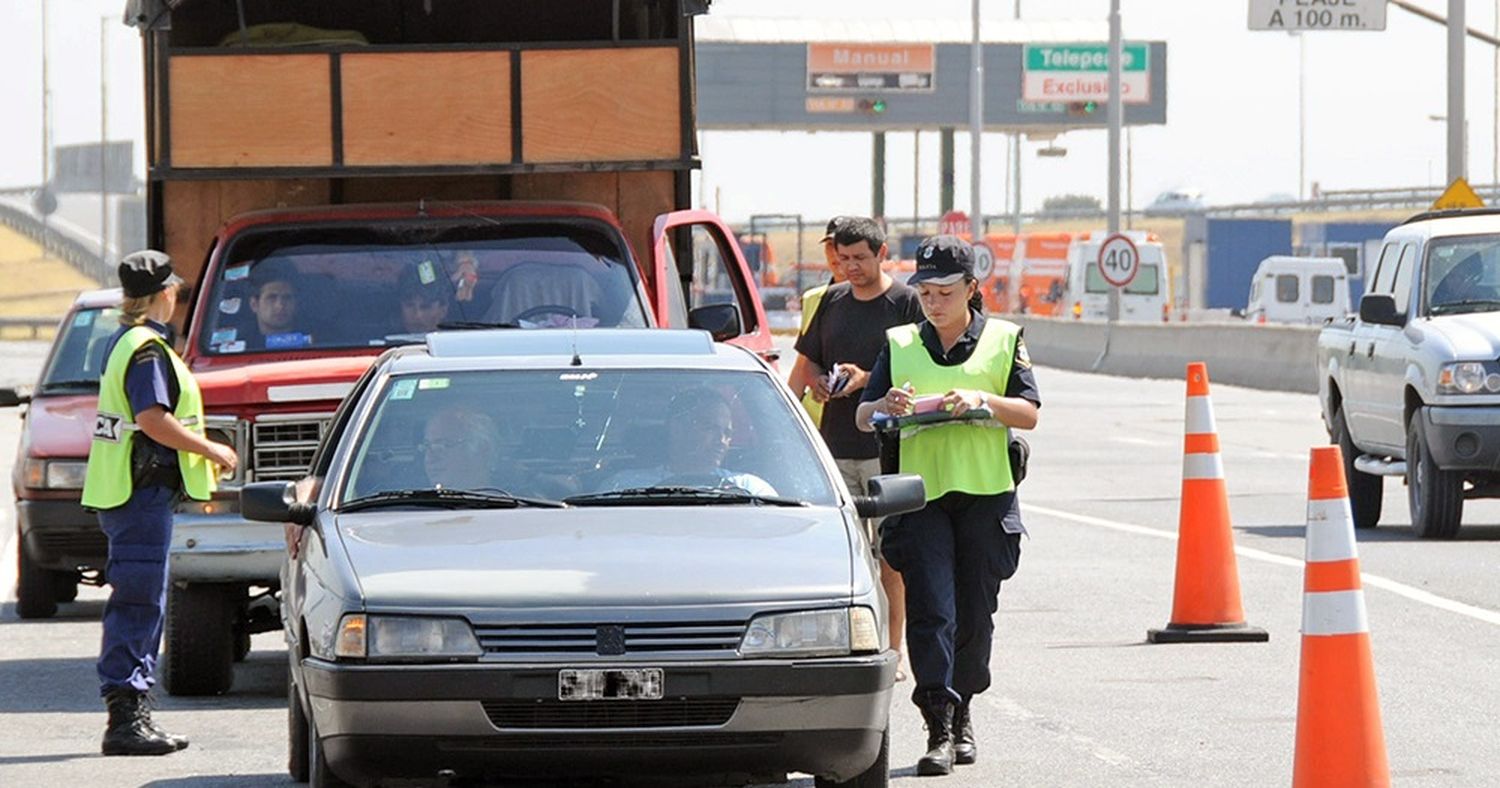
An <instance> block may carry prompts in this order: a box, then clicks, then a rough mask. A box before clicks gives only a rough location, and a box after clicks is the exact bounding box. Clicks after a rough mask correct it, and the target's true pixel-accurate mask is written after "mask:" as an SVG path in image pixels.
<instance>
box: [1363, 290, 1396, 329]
mask: <svg viewBox="0 0 1500 788" xmlns="http://www.w3.org/2000/svg"><path fill="white" fill-rule="evenodd" d="M1359 319H1360V321H1361V322H1364V323H1373V324H1375V325H1377V326H1399V325H1401V323H1402V315H1400V314H1398V313H1397V312H1396V299H1395V298H1394V297H1392V296H1388V295H1367V296H1365V297H1363V298H1361V299H1359Z"/></svg>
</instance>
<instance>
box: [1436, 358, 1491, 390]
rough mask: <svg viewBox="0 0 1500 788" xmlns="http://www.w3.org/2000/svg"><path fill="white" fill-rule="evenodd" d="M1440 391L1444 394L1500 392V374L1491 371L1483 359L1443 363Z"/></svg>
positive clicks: (1439, 373)
mask: <svg viewBox="0 0 1500 788" xmlns="http://www.w3.org/2000/svg"><path fill="white" fill-rule="evenodd" d="M1438 391H1440V392H1442V393H1444V394H1477V393H1480V392H1483V391H1489V392H1490V393H1497V392H1500V374H1494V373H1491V372H1490V371H1489V370H1488V369H1486V368H1485V365H1484V363H1483V362H1481V361H1459V362H1457V363H1453V364H1445V365H1443V368H1442V370H1440V371H1439V372H1438Z"/></svg>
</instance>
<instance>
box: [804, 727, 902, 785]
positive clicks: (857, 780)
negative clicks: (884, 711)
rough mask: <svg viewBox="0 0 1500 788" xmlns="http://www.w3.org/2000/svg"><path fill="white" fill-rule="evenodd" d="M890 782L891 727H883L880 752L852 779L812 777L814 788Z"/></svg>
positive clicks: (885, 783) (886, 783)
mask: <svg viewBox="0 0 1500 788" xmlns="http://www.w3.org/2000/svg"><path fill="white" fill-rule="evenodd" d="M890 784H891V727H890V726H889V725H887V726H886V728H885V733H883V734H882V735H881V737H880V754H879V755H876V756H875V762H874V763H872V764H870V768H868V769H866V770H864V771H863V772H860V773H859V774H858V775H855V777H854V778H853V779H850V780H845V781H844V782H835V781H833V780H830V779H827V778H825V777H817V778H814V779H813V785H814V786H815V788H887V786H889V785H890Z"/></svg>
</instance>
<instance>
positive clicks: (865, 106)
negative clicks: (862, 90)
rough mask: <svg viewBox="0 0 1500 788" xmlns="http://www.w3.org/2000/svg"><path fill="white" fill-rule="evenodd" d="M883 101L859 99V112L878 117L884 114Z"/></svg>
mask: <svg viewBox="0 0 1500 788" xmlns="http://www.w3.org/2000/svg"><path fill="white" fill-rule="evenodd" d="M885 109H886V105H885V99H860V100H859V111H860V112H863V113H864V114H866V115H880V114H882V113H884V112H885Z"/></svg>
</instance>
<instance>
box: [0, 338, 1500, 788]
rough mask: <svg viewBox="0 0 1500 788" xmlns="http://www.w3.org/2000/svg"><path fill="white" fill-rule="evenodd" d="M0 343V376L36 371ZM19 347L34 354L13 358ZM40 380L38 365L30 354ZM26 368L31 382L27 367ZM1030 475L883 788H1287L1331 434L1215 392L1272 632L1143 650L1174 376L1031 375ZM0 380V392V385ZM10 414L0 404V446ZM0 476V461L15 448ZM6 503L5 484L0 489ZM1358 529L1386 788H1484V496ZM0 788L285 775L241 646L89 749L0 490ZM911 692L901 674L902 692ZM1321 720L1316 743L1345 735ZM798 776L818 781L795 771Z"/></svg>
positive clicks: (1170, 480)
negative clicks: (154, 728) (1416, 531)
mask: <svg viewBox="0 0 1500 788" xmlns="http://www.w3.org/2000/svg"><path fill="white" fill-rule="evenodd" d="M22 350H23V349H22V348H18V347H17V346H16V345H0V378H3V377H7V376H10V375H13V374H22V373H23V372H25V370H22V369H21V365H23V364H25V363H33V364H34V363H37V361H38V359H39V356H38V354H37V353H36V352H35V351H34V350H32V351H27V352H24V353H23V352H22ZM28 359H29V360H30V361H28ZM31 369H32V370H34V369H35V367H34V366H33V367H32V368H31ZM22 376H23V378H24V377H25V375H24V374H23V375H22ZM1038 379H1039V383H1040V387H1041V391H1042V395H1043V399H1044V407H1043V409H1042V420H1041V425H1040V428H1039V429H1038V430H1037V431H1036V432H1035V433H1034V434H1033V435H1032V436H1030V437H1031V441H1032V446H1033V455H1032V457H1033V460H1032V462H1033V464H1032V468H1031V475H1030V477H1029V478H1028V479H1027V481H1026V483H1025V484H1024V486H1023V487H1022V498H1023V501H1024V505H1025V507H1026V524H1027V526H1028V528H1029V530H1030V534H1031V536H1030V538H1029V539H1028V540H1026V541H1025V542H1024V544H1023V553H1024V555H1023V560H1022V562H1021V569H1020V571H1019V573H1018V574H1017V575H1016V577H1015V578H1014V579H1013V580H1012V581H1010V582H1007V583H1006V584H1005V587H1004V589H1003V590H1002V592H1001V599H1000V612H999V614H998V630H997V637H996V642H995V654H994V663H993V668H994V682H995V683H994V686H993V688H992V689H991V691H990V692H988V693H986V694H984V695H982V696H980V697H979V699H978V700H977V701H976V711H975V716H976V721H977V728H978V731H979V738H980V747H981V752H980V763H978V764H976V765H974V766H969V767H962V768H960V770H959V771H958V772H957V773H956V774H955V775H954V776H952V777H950V778H944V779H935V778H917V777H915V776H914V771H913V769H912V765H913V763H914V762H915V760H916V758H917V757H918V756H919V755H920V754H921V750H922V744H923V741H924V733H923V731H922V728H921V722H920V719H919V717H918V715H917V714H916V711H915V709H914V708H913V707H912V706H911V705H910V704H909V703H907V702H906V700H905V698H904V697H898V699H897V701H896V702H895V703H894V705H893V710H892V711H893V720H894V738H893V754H892V766H893V776H894V779H893V782H894V783H895V784H896V785H908V786H915V785H923V786H933V785H952V786H976V787H977V786H996V785H1028V786H1054V785H1055V786H1080V785H1110V786H1167V785H1172V786H1177V785H1181V786H1197V785H1215V786H1219V785H1245V786H1260V785H1268V784H1284V783H1286V782H1288V781H1289V780H1290V776H1291V772H1292V758H1293V751H1294V742H1295V722H1296V703H1297V682H1298V654H1299V643H1300V637H1299V626H1300V616H1301V601H1302V596H1301V588H1302V568H1301V558H1302V553H1303V539H1302V535H1303V526H1304V522H1305V519H1304V518H1305V506H1306V503H1305V494H1306V484H1307V459H1306V457H1307V450H1308V448H1309V447H1310V446H1314V445H1321V444H1323V443H1325V442H1326V436H1325V434H1324V433H1323V430H1322V426H1321V422H1320V420H1319V418H1318V415H1317V414H1318V411H1317V402H1316V399H1315V398H1314V397H1312V396H1307V395H1293V394H1274V393H1266V392H1258V391H1250V390H1246V389H1236V388H1231V387H1227V386H1220V387H1216V388H1215V389H1214V395H1213V399H1214V404H1215V408H1216V411H1217V416H1218V423H1219V431H1220V438H1221V442H1222V445H1223V451H1224V465H1225V469H1226V474H1227V478H1228V487H1229V490H1230V495H1231V509H1232V513H1233V520H1234V526H1235V540H1236V543H1237V545H1238V548H1239V553H1240V555H1239V576H1240V586H1241V591H1242V595H1243V599H1244V606H1245V612H1246V616H1247V619H1248V620H1249V622H1250V623H1251V624H1254V625H1257V626H1260V627H1263V628H1265V629H1266V630H1268V631H1269V632H1270V634H1271V639H1270V642H1269V643H1263V644H1216V645H1192V646H1164V645H1147V644H1146V643H1145V634H1146V630H1147V629H1148V628H1152V627H1159V626H1161V625H1163V624H1165V623H1167V619H1168V616H1169V614H1170V612H1171V603H1172V585H1173V565H1174V556H1175V543H1174V534H1175V530H1176V524H1177V509H1178V504H1177V498H1178V490H1179V486H1180V478H1181V477H1180V473H1181V453H1180V452H1181V441H1182V412H1183V395H1184V385H1183V383H1182V382H1180V381H1143V380H1129V379H1123V378H1110V377H1100V376H1090V375H1082V374H1075V373H1068V372H1060V371H1055V370H1051V369H1041V370H1039V372H1038ZM0 385H4V381H3V380H0ZM16 434H17V419H16V416H15V413H14V412H13V411H12V412H0V448H5V447H9V446H13V445H14V442H15V439H16ZM4 455H5V457H6V461H5V462H4V466H3V467H4V469H5V470H6V471H7V472H8V471H9V467H10V464H9V455H10V452H9V450H8V448H6V450H5V451H4ZM4 494H7V495H8V488H7V489H6V491H5V493H4ZM1386 494H1387V504H1386V512H1387V516H1386V522H1385V523H1384V524H1382V526H1381V527H1380V528H1379V529H1377V530H1375V531H1373V532H1362V533H1360V535H1359V549H1360V553H1361V555H1360V558H1361V561H1362V564H1363V569H1364V572H1365V580H1364V582H1365V588H1366V591H1365V593H1366V597H1367V603H1368V608H1369V619H1370V626H1371V630H1372V642H1373V651H1374V659H1375V670H1376V675H1377V680H1378V687H1379V696H1380V702H1381V709H1382V714H1383V717H1384V731H1385V741H1386V746H1387V748H1388V751H1389V758H1390V769H1391V774H1392V777H1393V778H1394V779H1395V781H1396V782H1397V783H1398V784H1405V785H1422V786H1472V785H1480V784H1493V782H1494V779H1495V778H1494V775H1496V774H1500V748H1497V747H1496V746H1495V735H1496V731H1497V728H1496V722H1495V721H1496V719H1497V716H1496V712H1495V709H1496V708H1500V590H1497V586H1496V583H1495V582H1494V580H1495V577H1496V575H1497V572H1500V504H1497V503H1494V502H1479V503H1471V504H1470V507H1469V509H1468V511H1467V513H1466V516H1465V523H1466V525H1465V527H1464V529H1463V531H1462V532H1461V533H1460V535H1459V537H1458V539H1456V540H1454V541H1449V542H1429V541H1420V540H1417V539H1416V538H1415V537H1413V536H1412V535H1411V532H1410V530H1409V528H1408V527H1407V525H1406V523H1407V522H1408V520H1407V516H1406V505H1405V488H1404V487H1402V486H1401V485H1400V483H1399V481H1390V480H1388V481H1387V487H1386ZM0 504H3V506H0V526H3V527H0V543H3V549H0V589H4V599H5V600H7V604H6V605H5V606H4V608H3V611H0V785H4V786H11V785H15V786H32V785H90V786H95V785H98V786H116V785H120V786H135V785H152V786H263V785H284V784H288V782H289V781H288V780H287V778H286V776H285V772H284V764H285V759H286V743H285V742H286V734H285V716H286V712H285V703H284V700H283V697H284V693H285V682H284V678H283V674H284V659H285V656H284V653H283V652H282V650H281V647H280V643H279V636H278V635H277V634H276V633H269V634H265V635H260V636H257V637H256V639H255V641H254V652H253V653H252V655H251V656H250V658H249V659H248V661H247V662H245V663H244V664H242V665H240V666H238V667H237V669H236V670H237V675H236V688H235V691H234V693H233V694H231V695H229V696H227V697H223V698H214V699H177V698H171V697H163V698H162V699H161V707H160V710H159V711H158V713H157V717H158V719H159V720H160V721H161V722H162V723H164V724H165V725H166V726H167V727H169V728H170V729H172V730H174V731H179V732H183V733H186V734H188V735H190V736H191V737H192V738H193V745H192V748H191V749H189V750H187V751H185V752H182V753H179V754H176V755H172V756H168V757H165V758H150V759H120V758H114V759H108V760H105V759H102V758H100V757H99V756H98V755H97V752H98V740H99V735H100V734H101V732H102V729H103V722H104V715H103V710H102V707H101V706H100V704H99V701H98V699H97V698H96V697H95V694H96V690H95V686H96V685H95V679H94V676H93V670H92V667H93V659H94V654H95V652H96V649H97V647H98V641H99V628H98V623H97V618H98V615H99V612H100V610H101V607H102V600H103V598H104V595H103V593H102V592H101V591H99V590H96V589H86V590H85V591H84V593H83V594H81V595H80V601H79V602H77V603H74V604H71V605H65V606H63V610H62V613H61V614H60V615H59V616H58V618H57V619H55V620H52V621H45V622H26V623H22V622H19V621H17V620H16V618H15V615H14V611H13V608H12V606H11V605H10V604H9V603H8V602H9V600H12V599H13V598H14V597H13V592H12V590H11V589H12V585H13V580H14V567H15V553H14V550H15V545H14V527H13V514H12V508H11V507H10V505H9V502H8V501H0ZM897 688H898V693H899V694H900V695H902V696H904V694H905V692H906V691H908V690H909V688H910V684H898V685H897ZM1342 735H1344V734H1341V733H1340V732H1338V731H1328V732H1326V736H1328V737H1335V738H1337V737H1341V736H1342ZM791 784H792V785H794V786H797V787H798V788H805V787H807V786H810V785H811V780H808V779H805V778H803V779H799V780H795V781H793V782H792V783H791Z"/></svg>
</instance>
